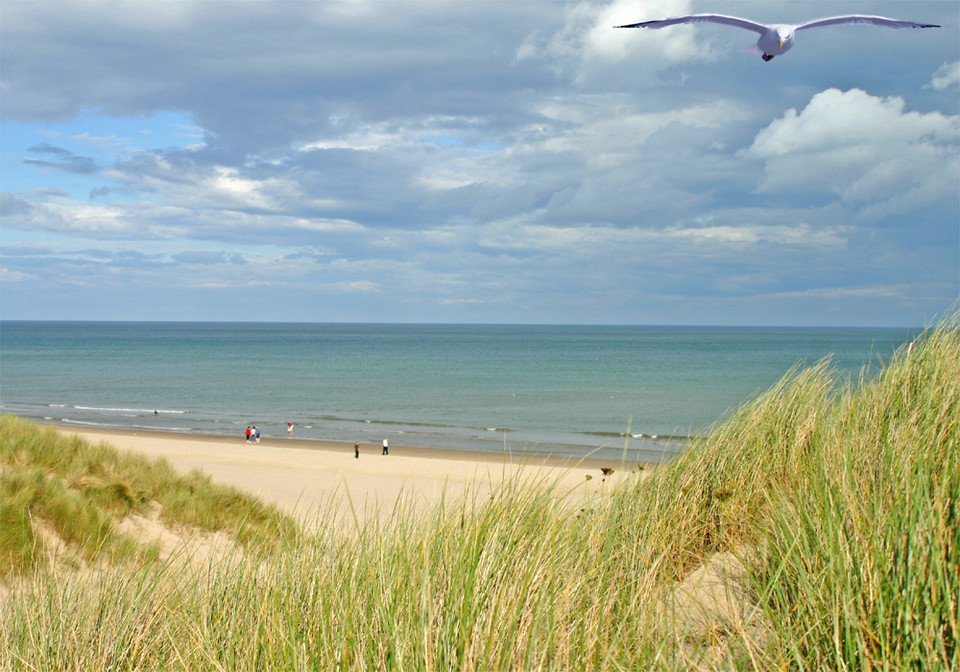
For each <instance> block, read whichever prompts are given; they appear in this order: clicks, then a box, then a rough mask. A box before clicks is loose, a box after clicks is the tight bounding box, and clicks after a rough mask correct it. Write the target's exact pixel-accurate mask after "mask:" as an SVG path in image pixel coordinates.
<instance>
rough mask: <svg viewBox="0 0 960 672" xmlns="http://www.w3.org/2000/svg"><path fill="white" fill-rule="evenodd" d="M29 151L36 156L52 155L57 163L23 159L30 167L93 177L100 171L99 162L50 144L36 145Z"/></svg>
mask: <svg viewBox="0 0 960 672" xmlns="http://www.w3.org/2000/svg"><path fill="white" fill-rule="evenodd" d="M27 151H29V152H33V153H34V154H50V155H52V156H53V157H55V158H56V159H58V160H56V161H43V160H41V159H29V158H28V159H23V163H24V164H25V165H28V166H39V167H41V168H56V169H57V170H65V171H67V172H68V173H77V174H79V175H92V174H94V173H96V172H97V171H99V170H100V168H99V167H98V166H97V162H96V161H94V159H93V158H91V157H89V156H80V155H78V154H74V153H73V152H71V151H68V150H66V149H63V148H62V147H54V146H53V145H49V144H46V143H44V144H41V145H36V146H34V147H30V148H29V149H28V150H27Z"/></svg>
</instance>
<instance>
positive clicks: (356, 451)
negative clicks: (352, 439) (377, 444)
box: [353, 437, 390, 460]
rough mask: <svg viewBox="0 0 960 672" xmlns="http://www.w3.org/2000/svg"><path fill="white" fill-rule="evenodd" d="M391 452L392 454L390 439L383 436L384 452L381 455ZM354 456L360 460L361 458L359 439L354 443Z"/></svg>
mask: <svg viewBox="0 0 960 672" xmlns="http://www.w3.org/2000/svg"><path fill="white" fill-rule="evenodd" d="M389 454H390V441H389V440H387V437H383V452H382V453H381V455H389ZM353 456H354V457H355V458H357V459H358V460H359V459H360V442H359V441H357V442H356V443H354V444H353Z"/></svg>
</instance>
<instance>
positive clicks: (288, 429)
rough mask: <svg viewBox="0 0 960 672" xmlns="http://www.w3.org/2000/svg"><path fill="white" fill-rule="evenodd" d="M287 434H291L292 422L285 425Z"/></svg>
mask: <svg viewBox="0 0 960 672" xmlns="http://www.w3.org/2000/svg"><path fill="white" fill-rule="evenodd" d="M287 434H293V423H292V422H288V423H287Z"/></svg>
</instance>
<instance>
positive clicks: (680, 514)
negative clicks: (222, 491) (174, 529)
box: [0, 320, 960, 670]
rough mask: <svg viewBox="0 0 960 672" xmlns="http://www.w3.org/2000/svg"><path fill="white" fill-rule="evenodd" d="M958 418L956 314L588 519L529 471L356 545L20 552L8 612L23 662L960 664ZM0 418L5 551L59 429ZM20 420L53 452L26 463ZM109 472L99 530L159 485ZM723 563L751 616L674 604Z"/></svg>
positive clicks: (26, 514)
mask: <svg viewBox="0 0 960 672" xmlns="http://www.w3.org/2000/svg"><path fill="white" fill-rule="evenodd" d="M958 418H960V334H958V328H957V323H956V321H955V320H954V321H949V322H946V323H944V324H943V325H941V326H940V327H938V328H936V329H933V330H931V331H929V332H927V333H925V334H924V335H923V336H921V337H920V338H919V339H918V340H917V341H915V342H914V343H912V344H910V345H909V346H905V347H904V348H903V349H901V350H900V351H899V352H898V353H897V355H896V356H894V357H893V358H892V359H891V361H890V362H888V363H887V364H886V366H885V367H884V368H883V370H881V371H880V372H878V373H876V374H875V375H874V376H872V377H870V378H867V377H866V376H864V377H863V378H861V380H859V381H855V383H854V382H850V381H844V380H837V379H836V376H835V374H834V373H833V371H832V369H831V368H830V366H829V363H828V362H821V363H818V364H817V365H815V366H813V367H811V368H809V369H799V368H797V369H794V370H791V371H790V372H789V373H788V374H787V375H786V376H785V377H784V379H783V380H782V381H781V382H780V383H779V384H777V385H776V386H774V387H773V388H771V389H770V390H768V391H767V392H765V393H763V394H761V395H758V396H757V397H756V398H755V399H753V400H752V401H750V402H749V403H747V404H745V405H744V406H743V407H742V408H740V409H739V410H737V411H736V412H734V413H732V414H731V415H730V416H729V417H728V418H726V419H725V420H723V421H722V422H720V423H719V424H718V425H717V426H716V427H714V428H713V429H712V431H711V432H710V433H709V438H706V439H704V440H702V441H699V442H698V443H697V444H696V445H694V446H692V447H691V448H690V450H688V451H687V452H686V453H685V454H684V455H683V456H682V457H681V458H679V459H678V460H676V461H675V462H673V463H671V464H669V465H664V466H662V467H660V468H658V469H656V470H655V471H654V473H653V474H652V475H651V476H649V477H648V478H643V479H641V478H639V477H637V478H626V479H624V480H622V481H621V483H620V485H619V486H618V487H617V488H615V489H612V490H611V491H608V492H607V493H606V495H605V496H604V497H602V498H600V499H598V500H597V501H595V502H592V503H589V504H587V505H581V504H580V503H574V502H572V501H571V500H570V499H569V498H566V497H565V496H564V495H563V494H562V493H560V492H557V491H556V488H554V487H552V486H551V484H550V483H549V482H547V483H544V482H535V481H533V480H532V477H530V476H529V475H521V476H519V477H517V478H516V479H514V480H512V481H510V482H508V483H507V484H505V485H504V486H503V487H502V488H500V489H498V490H496V491H495V492H494V493H493V494H492V495H480V494H468V495H467V496H466V497H465V498H463V499H460V498H457V499H456V500H453V499H450V500H447V501H444V502H442V503H441V504H439V505H437V506H435V507H433V508H430V509H427V510H424V509H422V508H415V507H412V506H403V505H401V506H399V507H398V509H397V510H396V511H395V512H394V513H392V514H390V515H383V516H380V517H372V518H367V519H366V520H367V522H366V523H364V524H363V525H362V526H360V525H358V526H357V528H356V529H355V530H353V531H351V532H348V533H337V532H335V531H333V530H332V529H329V528H325V529H324V530H323V531H322V532H320V533H318V534H307V533H303V532H291V531H289V530H287V529H286V528H284V527H283V525H279V524H278V525H277V531H276V534H275V538H274V539H273V540H272V541H271V540H270V539H269V538H268V532H269V529H270V526H269V525H267V526H261V527H260V528H258V529H260V531H259V532H258V533H257V534H255V535H250V537H249V538H248V539H247V540H246V548H248V549H250V551H248V552H245V553H242V554H231V555H228V556H226V557H224V558H223V559H221V560H217V561H214V562H211V563H209V564H207V565H203V566H196V565H185V564H184V563H178V562H175V561H169V562H160V561H157V560H155V559H151V557H152V556H150V555H149V554H144V555H143V556H142V557H141V556H138V561H136V562H120V563H113V564H107V565H104V566H103V567H101V568H100V569H99V570H98V571H95V572H71V571H69V570H67V569H64V568H61V567H50V566H45V565H44V564H43V563H42V562H38V561H37V558H36V557H34V556H31V555H30V553H29V552H19V553H13V554H11V553H7V552H6V550H4V555H3V556H2V558H3V559H2V560H0V562H4V563H7V564H6V566H5V567H4V572H5V573H6V575H8V576H9V575H11V574H12V573H15V572H19V573H21V574H22V575H25V576H26V577H27V578H26V580H23V581H21V582H14V583H12V584H11V588H10V594H9V596H8V597H7V598H6V599H5V600H3V601H2V603H0V669H4V670H8V669H9V670H55V669H91V670H92V669H98V670H99V669H117V670H155V669H172V670H227V669H229V670H338V669H339V670H571V669H575V670H648V669H658V670H673V669H676V670H679V669H691V668H694V669H712V668H716V669H762V670H767V669H777V670H779V669H788V670H902V669H916V670H939V669H943V670H950V669H960V652H958V648H957V640H958V635H960V625H958V616H957V613H958V595H960V575H958V572H960V569H958V568H960V532H958V511H957V507H958V503H957V502H958V500H960V429H958ZM3 422H4V424H3V425H0V428H2V430H3V440H2V443H3V444H4V448H3V452H2V453H0V454H2V455H3V458H2V460H3V461H2V465H3V467H2V468H3V472H2V473H3V477H2V493H3V500H2V504H0V506H2V508H0V521H2V522H3V524H4V531H3V538H4V541H3V543H4V544H5V546H4V549H6V548H7V546H6V545H7V544H8V543H9V544H10V545H13V546H18V547H21V548H22V547H24V546H29V543H27V542H26V541H25V540H28V539H29V537H30V534H31V529H32V526H33V524H34V521H35V520H36V519H35V518H31V516H32V515H33V514H32V513H31V512H33V511H40V510H41V509H42V508H43V507H42V506H41V504H39V503H38V501H39V500H40V499H43V498H44V497H47V496H49V497H54V496H55V493H50V494H44V493H43V491H42V487H41V486H40V485H39V484H38V483H37V479H38V476H37V471H36V470H35V468H34V467H32V466H30V465H31V464H33V460H32V458H28V456H27V455H26V454H25V453H30V452H32V451H37V452H40V453H43V452H45V445H44V444H47V443H49V442H51V441H53V440H54V435H51V434H49V433H44V432H41V431H40V430H37V429H36V428H26V427H24V423H22V422H21V421H13V420H8V419H4V421H3ZM11 423H13V425H15V428H16V431H17V432H23V433H26V434H34V435H36V438H35V439H33V443H32V444H31V443H30V442H26V443H24V441H23V440H18V442H19V443H20V444H21V448H19V449H17V450H14V451H12V452H11V451H10V450H9V449H8V447H7V445H6V444H7V442H8V434H9V433H10V432H11V431H12V430H11V429H10V427H11ZM28 444H29V445H28ZM76 449H77V451H82V448H81V447H79V446H78V447H76ZM11 455H12V457H11ZM44 469H48V467H44V468H43V469H41V471H40V473H46V472H45V471H44ZM111 470H112V471H111ZM88 471H89V470H88ZM106 471H107V472H109V475H107V474H99V473H97V474H95V476H96V477H97V478H98V479H101V480H97V481H96V484H100V483H102V486H101V485H95V486H94V485H88V486H87V487H86V488H80V489H81V490H83V491H84V492H89V491H92V492H91V499H92V500H95V502H96V505H95V506H94V505H93V504H91V506H92V507H93V509H94V511H97V512H99V513H98V514H96V515H94V514H93V513H91V514H90V518H91V522H89V523H85V529H87V530H88V531H87V532H84V533H83V534H82V535H80V536H81V537H88V536H90V535H91V534H93V533H92V532H90V531H89V530H93V531H96V530H98V529H99V528H98V525H101V524H102V523H101V522H98V521H100V518H98V517H97V516H103V517H104V518H105V519H107V520H108V523H107V527H109V520H112V519H111V518H109V515H112V513H113V512H116V511H122V510H125V509H126V508H130V507H136V506H140V505H141V504H140V503H139V502H142V501H144V500H149V499H152V498H154V497H155V496H157V495H156V493H155V492H149V493H148V492H147V491H145V490H143V489H142V487H141V486H139V485H138V484H139V483H140V481H139V480H138V479H134V478H132V477H130V476H127V475H126V474H128V473H129V472H128V471H127V470H126V469H125V468H121V467H110V469H108V470H106ZM71 473H74V474H76V476H75V477H73V479H72V480H71V479H67V478H65V479H64V482H65V483H68V484H69V483H73V484H80V483H83V482H86V483H94V481H91V480H90V478H91V477H90V476H87V477H84V476H83V470H82V469H80V468H77V467H74V468H73V472H71ZM84 478H86V479H87V480H86V481H85V480H84ZM123 484H126V486H124V485H123ZM65 487H66V486H65ZM170 487H174V486H170ZM68 489H69V488H68ZM189 492H190V488H189V487H188V488H186V490H184V491H182V492H181V493H180V494H177V495H175V496H172V498H171V500H170V501H180V500H189V499H190V495H189V494H185V493H189ZM24 493H28V494H24ZM38 493H39V494H38ZM74 505H75V506H76V507H81V504H79V503H75V504H74ZM83 506H85V505H83ZM245 506H247V507H249V506H250V505H249V504H247V505H245ZM207 507H208V505H199V506H198V507H197V508H198V509H199V510H201V511H202V510H204V509H205V508H207ZM191 508H192V507H191V506H189V505H187V504H186V503H185V504H184V505H183V506H182V509H183V510H186V511H189V510H190V509H191ZM76 510H77V511H79V510H80V508H77V509H76ZM51 515H52V514H51ZM187 515H189V516H190V517H191V520H194V519H202V518H204V516H201V515H200V513H199V512H198V513H190V514H187ZM259 515H260V514H258V515H257V516H253V515H251V518H254V517H259ZM8 520H9V521H14V522H15V523H16V524H15V525H13V526H12V528H11V529H15V530H16V533H15V534H11V535H10V536H11V541H9V542H8V541H7V538H6V537H7V535H6V528H7V521H8ZM24 521H26V522H24ZM58 529H59V528H58ZM237 529H238V531H239V529H242V526H240V528H237ZM61 534H62V535H64V536H65V537H66V535H67V534H68V532H67V531H66V530H63V531H61ZM277 539H280V540H282V541H283V543H280V542H278V541H277ZM259 544H267V545H270V546H271V548H273V549H274V552H273V553H272V554H271V553H262V552H261V553H257V552H253V551H254V550H255V549H256V547H257V546H258V545H259ZM278 548H279V549H281V551H280V552H276V549H278ZM718 554H719V555H718ZM720 557H728V558H736V559H737V562H738V563H739V566H741V567H742V568H743V573H742V575H741V576H738V577H731V579H730V580H731V582H736V583H737V586H736V588H737V591H735V594H736V595H737V596H738V599H739V600H740V601H741V602H742V606H743V609H742V613H743V614H744V617H743V618H742V619H728V620H726V621H723V620H720V621H717V623H719V625H716V624H715V625H713V626H711V627H710V628H707V629H706V630H704V629H701V628H698V627H695V626H694V625H693V624H692V623H691V622H690V616H689V612H686V613H687V616H681V615H680V614H681V612H679V611H677V610H676V609H675V608H674V607H673V606H672V605H674V604H675V596H676V594H677V590H678V585H680V582H681V581H684V580H685V579H689V578H690V577H691V576H695V573H694V570H696V569H697V568H698V567H700V566H701V565H703V563H704V562H706V561H708V560H710V559H711V558H720Z"/></svg>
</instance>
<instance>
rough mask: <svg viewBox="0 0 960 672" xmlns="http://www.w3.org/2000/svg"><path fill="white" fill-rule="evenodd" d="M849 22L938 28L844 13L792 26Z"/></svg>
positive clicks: (820, 26)
mask: <svg viewBox="0 0 960 672" xmlns="http://www.w3.org/2000/svg"><path fill="white" fill-rule="evenodd" d="M850 23H869V24H872V25H874V26H886V27H887V28H939V27H940V26H938V25H937V24H935V23H914V22H913V21H900V20H899V19H888V18H887V17H885V16H869V15H867V14H846V15H844V16H829V17H826V18H824V19H814V20H813V21H807V22H806V23H801V24H799V25H797V26H794V27H793V30H794V31H798V30H807V29H809V28H826V27H827V26H843V25H846V24H850Z"/></svg>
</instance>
